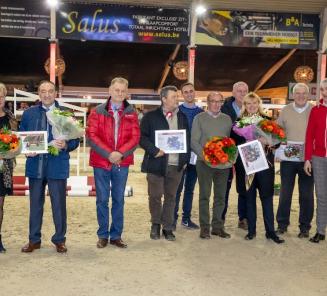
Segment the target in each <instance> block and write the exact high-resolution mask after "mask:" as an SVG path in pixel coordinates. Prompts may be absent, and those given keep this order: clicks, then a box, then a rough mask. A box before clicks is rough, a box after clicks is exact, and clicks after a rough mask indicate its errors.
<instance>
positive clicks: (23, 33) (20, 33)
mask: <svg viewBox="0 0 327 296" xmlns="http://www.w3.org/2000/svg"><path fill="white" fill-rule="evenodd" d="M0 36H2V37H22V38H49V37H50V11H49V8H48V7H46V5H45V1H42V2H40V1H22V0H1V3H0Z"/></svg>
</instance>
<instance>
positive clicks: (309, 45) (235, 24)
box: [195, 10, 320, 49]
mask: <svg viewBox="0 0 327 296" xmlns="http://www.w3.org/2000/svg"><path fill="white" fill-rule="evenodd" d="M319 26H320V19H319V15H315V14H301V13H264V12H241V11H221V10H211V11H209V12H207V14H206V15H204V16H202V17H199V19H198V23H197V29H196V38H195V40H196V44H203V45H217V46H235V47H271V48H299V49H317V48H318V44H319V43H318V40H319Z"/></svg>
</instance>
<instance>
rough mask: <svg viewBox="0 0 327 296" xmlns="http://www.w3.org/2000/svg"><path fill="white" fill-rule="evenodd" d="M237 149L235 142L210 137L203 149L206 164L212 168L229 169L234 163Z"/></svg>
mask: <svg viewBox="0 0 327 296" xmlns="http://www.w3.org/2000/svg"><path fill="white" fill-rule="evenodd" d="M237 154H238V152H237V147H236V145H235V141H234V140H233V139H231V138H227V137H212V138H211V139H210V140H209V141H208V142H207V143H206V144H205V146H204V148H203V158H204V160H205V162H206V164H207V165H208V166H210V167H213V168H218V169H225V168H230V167H232V166H233V164H234V163H235V162H236V158H237Z"/></svg>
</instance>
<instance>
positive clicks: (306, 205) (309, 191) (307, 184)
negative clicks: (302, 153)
mask: <svg viewBox="0 0 327 296" xmlns="http://www.w3.org/2000/svg"><path fill="white" fill-rule="evenodd" d="M303 166H304V163H303V162H294V161H282V162H281V164H280V176H281V190H280V196H279V205H278V211H277V216H276V219H277V223H278V226H279V227H280V228H283V229H286V228H287V227H288V225H289V224H290V211H291V204H292V196H293V190H294V184H295V177H296V175H297V176H298V187H299V203H300V215H299V228H300V230H301V231H307V230H309V229H310V228H311V221H312V218H313V211H314V197H313V188H314V186H313V177H312V176H308V175H307V174H306V173H305V172H304V170H303ZM326 182H327V181H326Z"/></svg>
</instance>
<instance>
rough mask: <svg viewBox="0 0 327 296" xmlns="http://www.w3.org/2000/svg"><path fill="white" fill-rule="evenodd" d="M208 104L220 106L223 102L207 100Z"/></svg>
mask: <svg viewBox="0 0 327 296" xmlns="http://www.w3.org/2000/svg"><path fill="white" fill-rule="evenodd" d="M208 102H209V103H210V104H219V105H221V104H224V102H225V101H224V100H219V101H216V100H209V101H208Z"/></svg>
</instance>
